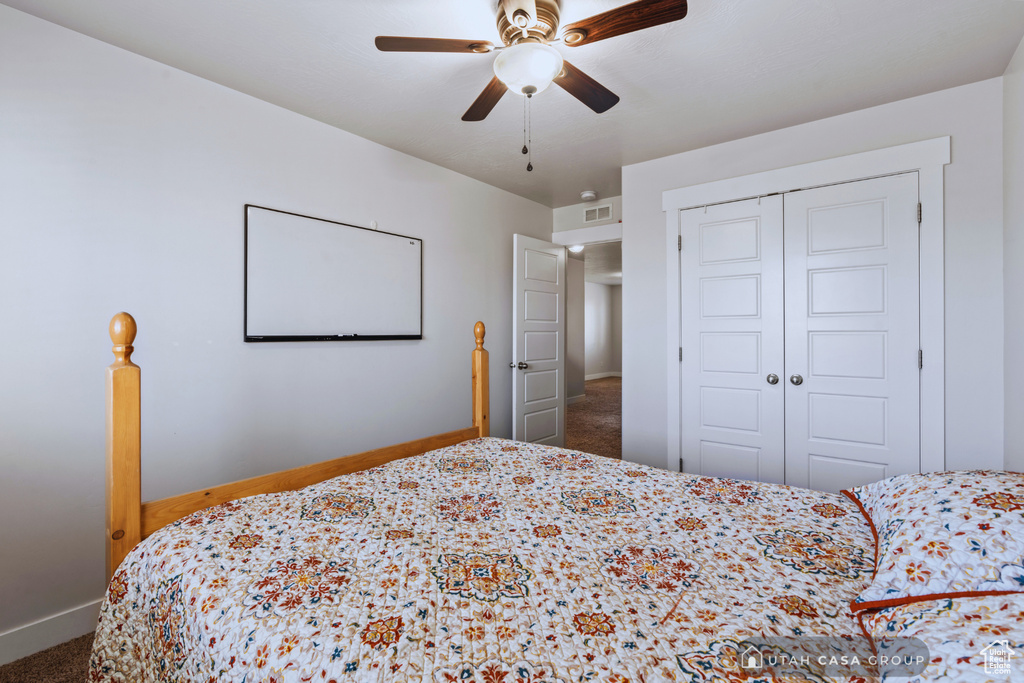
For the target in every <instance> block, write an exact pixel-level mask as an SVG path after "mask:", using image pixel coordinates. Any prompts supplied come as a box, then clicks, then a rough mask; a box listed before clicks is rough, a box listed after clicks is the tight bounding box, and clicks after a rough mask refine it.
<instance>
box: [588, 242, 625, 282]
mask: <svg viewBox="0 0 1024 683" xmlns="http://www.w3.org/2000/svg"><path fill="white" fill-rule="evenodd" d="M580 253H581V254H582V255H583V280H584V281H585V282H596V283H597V284H599V285H621V284H622V242H602V243H600V244H588V245H587V246H586V247H584V248H583V251H582V252H580Z"/></svg>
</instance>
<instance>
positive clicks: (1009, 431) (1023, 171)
mask: <svg viewBox="0 0 1024 683" xmlns="http://www.w3.org/2000/svg"><path fill="white" fill-rule="evenodd" d="M1003 219H1004V225H1005V230H1004V233H1003V293H1004V296H1005V302H1006V303H1005V308H1004V311H1005V316H1006V317H1005V326H1006V329H1005V363H1006V369H1005V376H1006V394H1005V397H1006V404H1005V410H1006V416H1007V420H1006V432H1005V440H1006V445H1005V447H1006V464H1005V467H1006V469H1008V470H1014V471H1017V472H1024V419H1021V418H1022V416H1024V298H1022V297H1021V292H1024V41H1021V44H1020V47H1018V48H1017V53H1016V54H1015V55H1014V57H1013V59H1012V60H1011V61H1010V65H1009V66H1008V67H1007V69H1006V73H1005V74H1004V75H1003Z"/></svg>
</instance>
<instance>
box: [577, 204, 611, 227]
mask: <svg viewBox="0 0 1024 683" xmlns="http://www.w3.org/2000/svg"><path fill="white" fill-rule="evenodd" d="M611 218H612V205H611V204H603V205H601V206H592V207H590V208H589V209H587V210H586V211H585V212H584V214H583V222H584V223H595V222H597V221H608V220H611Z"/></svg>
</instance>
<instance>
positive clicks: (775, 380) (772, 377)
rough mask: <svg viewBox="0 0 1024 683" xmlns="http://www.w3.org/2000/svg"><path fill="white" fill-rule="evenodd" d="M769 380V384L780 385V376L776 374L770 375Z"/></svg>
mask: <svg viewBox="0 0 1024 683" xmlns="http://www.w3.org/2000/svg"><path fill="white" fill-rule="evenodd" d="M767 379H768V384H778V383H779V376H778V375H776V374H775V373H774V372H773V373H772V374H770V375H768V378H767Z"/></svg>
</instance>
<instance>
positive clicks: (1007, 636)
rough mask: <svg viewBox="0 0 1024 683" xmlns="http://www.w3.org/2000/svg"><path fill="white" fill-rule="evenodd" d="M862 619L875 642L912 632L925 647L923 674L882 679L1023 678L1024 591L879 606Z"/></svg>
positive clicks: (958, 681) (965, 681) (974, 682)
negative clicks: (885, 606) (925, 660)
mask: <svg viewBox="0 0 1024 683" xmlns="http://www.w3.org/2000/svg"><path fill="white" fill-rule="evenodd" d="M864 621H865V625H866V627H867V628H868V629H869V631H870V633H871V636H872V637H873V638H874V639H875V640H876V641H878V642H880V643H881V642H883V640H882V639H884V638H894V637H903V638H910V637H914V638H919V639H921V640H922V641H923V642H924V643H925V645H927V647H928V653H929V661H928V666H927V667H926V668H925V670H924V672H923V674H924V675H923V676H911V677H909V678H907V677H900V678H889V677H884V676H883V678H882V680H883V681H891V682H893V683H897V682H898V683H920V682H921V681H925V680H927V681H929V682H930V683H938V682H939V681H942V682H944V683H946V682H948V683H989V682H991V681H1024V594H1009V595H995V596H986V597H976V598H964V597H959V598H942V599H940V600H926V601H923V602H916V603H911V604H907V605H899V606H897V607H888V608H886V609H882V610H879V611H877V612H874V613H872V614H871V615H870V616H868V617H866V618H865V619H864Z"/></svg>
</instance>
